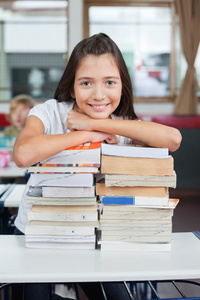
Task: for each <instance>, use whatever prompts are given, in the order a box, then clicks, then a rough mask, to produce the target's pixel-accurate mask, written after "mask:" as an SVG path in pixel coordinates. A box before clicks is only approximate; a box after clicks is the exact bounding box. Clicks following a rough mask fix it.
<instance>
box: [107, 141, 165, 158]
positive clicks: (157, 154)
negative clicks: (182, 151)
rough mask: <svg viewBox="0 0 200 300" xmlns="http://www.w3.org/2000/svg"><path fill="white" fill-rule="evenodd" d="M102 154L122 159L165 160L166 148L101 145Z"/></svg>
mask: <svg viewBox="0 0 200 300" xmlns="http://www.w3.org/2000/svg"><path fill="white" fill-rule="evenodd" d="M102 154H103V155H111V156H122V157H146V158H147V157H149V158H167V157H168V155H169V150H168V149H167V148H153V147H140V146H135V145H131V144H129V145H128V144H106V143H102Z"/></svg>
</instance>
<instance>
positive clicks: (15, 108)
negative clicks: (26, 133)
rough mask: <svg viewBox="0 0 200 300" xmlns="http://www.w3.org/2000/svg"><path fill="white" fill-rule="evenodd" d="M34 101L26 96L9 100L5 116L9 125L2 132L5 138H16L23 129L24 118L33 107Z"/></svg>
mask: <svg viewBox="0 0 200 300" xmlns="http://www.w3.org/2000/svg"><path fill="white" fill-rule="evenodd" d="M34 104H35V103H34V100H33V98H31V97H30V96H28V95H23V94H21V95H18V96H16V97H14V98H13V99H12V100H11V103H10V111H9V113H8V115H7V119H8V121H10V123H11V125H10V126H7V127H6V128H5V130H4V136H5V137H17V136H18V134H19V133H20V132H21V131H22V129H23V128H24V127H25V122H26V118H27V116H28V113H29V111H30V109H31V108H33V106H34Z"/></svg>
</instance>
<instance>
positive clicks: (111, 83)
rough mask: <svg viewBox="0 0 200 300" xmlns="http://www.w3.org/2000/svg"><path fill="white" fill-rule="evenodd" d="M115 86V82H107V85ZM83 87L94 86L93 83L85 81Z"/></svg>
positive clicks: (82, 83)
mask: <svg viewBox="0 0 200 300" xmlns="http://www.w3.org/2000/svg"><path fill="white" fill-rule="evenodd" d="M114 84H115V82H114V81H112V80H108V81H106V85H114ZM81 85H82V86H90V85H92V83H91V82H89V81H84V82H81Z"/></svg>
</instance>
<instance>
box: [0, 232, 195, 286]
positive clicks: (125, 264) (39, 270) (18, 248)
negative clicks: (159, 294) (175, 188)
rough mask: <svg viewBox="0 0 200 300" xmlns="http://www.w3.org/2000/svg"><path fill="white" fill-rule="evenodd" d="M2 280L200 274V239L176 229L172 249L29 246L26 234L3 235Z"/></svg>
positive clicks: (152, 277)
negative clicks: (137, 250) (91, 248)
mask: <svg viewBox="0 0 200 300" xmlns="http://www.w3.org/2000/svg"><path fill="white" fill-rule="evenodd" d="M0 245H1V246H0V266H1V268H0V282H1V283H6V282H94V281H102V282H103V281H144V280H172V279H198V278H200V255H199V254H200V240H199V239H198V238H197V237H196V236H195V235H193V234H192V233H174V234H173V246H172V251H171V252H120V253H119V252H101V251H100V250H80V251H78V250H76V251H73V250H50V249H28V248H25V237H24V236H13V235H10V236H9V235H8V236H6V235H0Z"/></svg>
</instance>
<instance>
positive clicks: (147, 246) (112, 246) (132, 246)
mask: <svg viewBox="0 0 200 300" xmlns="http://www.w3.org/2000/svg"><path fill="white" fill-rule="evenodd" d="M98 244H99V245H101V251H112V252H117V251H120V252H126V251H145V252H146V251H147V252H149V251H159V252H160V251H171V245H172V243H171V242H170V243H135V242H124V241H118V242H114V241H112V242H106V241H104V242H103V241H98Z"/></svg>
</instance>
